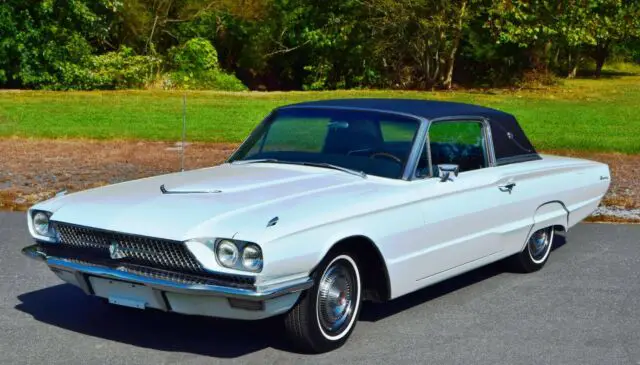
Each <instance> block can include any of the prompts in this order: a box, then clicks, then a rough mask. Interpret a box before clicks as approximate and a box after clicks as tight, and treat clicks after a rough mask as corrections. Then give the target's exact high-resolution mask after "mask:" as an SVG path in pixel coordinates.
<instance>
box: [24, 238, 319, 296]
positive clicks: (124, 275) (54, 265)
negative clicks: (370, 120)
mask: <svg viewBox="0 0 640 365" xmlns="http://www.w3.org/2000/svg"><path fill="white" fill-rule="evenodd" d="M22 254H24V255H25V256H27V257H29V258H31V259H34V260H37V261H43V262H45V263H46V264H47V265H48V266H49V267H50V268H51V269H57V270H63V271H67V272H72V273H74V274H75V275H81V276H85V275H90V276H97V277H102V278H109V279H116V280H122V281H127V282H131V283H137V284H142V285H145V286H149V287H151V288H154V289H159V290H162V291H167V292H173V293H183V294H196V295H211V296H222V297H226V298H237V299H244V300H254V301H262V300H267V299H273V298H277V297H281V296H283V295H287V294H291V293H297V292H300V291H303V290H306V289H309V288H310V287H311V286H312V285H313V280H312V279H311V278H308V277H307V278H300V279H294V280H290V281H286V282H283V283H279V284H276V285H271V286H265V287H260V286H258V287H257V289H256V290H252V289H242V288H231V287H225V286H219V285H205V284H181V283H176V282H173V281H170V280H162V279H157V278H149V277H146V276H142V275H136V274H131V273H128V272H124V271H120V270H117V269H112V268H108V267H104V266H99V265H90V264H80V263H77V262H72V261H69V260H66V259H61V258H56V257H53V256H47V254H46V253H44V252H42V251H40V250H39V249H38V245H32V246H27V247H25V248H23V249H22ZM83 281H84V282H85V283H86V282H87V280H86V279H83ZM87 285H88V284H87ZM83 289H84V288H83ZM85 291H87V290H85ZM88 294H91V293H88Z"/></svg>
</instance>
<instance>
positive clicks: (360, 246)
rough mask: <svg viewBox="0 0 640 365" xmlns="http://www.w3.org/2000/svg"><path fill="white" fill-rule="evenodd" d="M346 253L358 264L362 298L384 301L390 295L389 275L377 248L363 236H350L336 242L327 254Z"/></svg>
mask: <svg viewBox="0 0 640 365" xmlns="http://www.w3.org/2000/svg"><path fill="white" fill-rule="evenodd" d="M338 252H348V253H350V254H352V255H353V256H354V258H355V260H356V262H357V263H358V266H359V268H360V272H361V275H362V286H363V289H364V290H363V298H364V299H365V300H371V301H376V302H381V301H386V300H388V299H389V297H390V295H391V287H390V283H389V273H388V271H387V265H386V264H385V262H384V259H383V258H382V254H381V253H380V250H378V247H377V246H376V245H375V243H373V241H372V240H371V239H369V238H368V237H365V236H352V237H348V238H345V239H342V240H340V241H338V242H336V243H335V244H334V245H333V246H332V247H331V249H330V250H329V252H328V254H330V253H338Z"/></svg>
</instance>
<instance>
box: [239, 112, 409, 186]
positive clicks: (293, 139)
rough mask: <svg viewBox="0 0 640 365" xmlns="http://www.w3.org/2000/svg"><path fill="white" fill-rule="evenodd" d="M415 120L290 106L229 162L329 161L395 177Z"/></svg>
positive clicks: (402, 163) (404, 158)
mask: <svg viewBox="0 0 640 365" xmlns="http://www.w3.org/2000/svg"><path fill="white" fill-rule="evenodd" d="M418 126H419V122H418V120H416V119H412V118H409V117H403V116H397V115H392V114H386V113H378V112H370V111H355V110H340V109H315V108H291V109H284V110H278V111H276V112H275V113H274V114H273V115H272V116H271V117H270V118H269V119H268V120H267V121H265V122H264V123H262V124H260V126H259V127H258V128H257V129H256V130H255V131H254V132H253V133H252V134H251V136H249V138H248V139H247V140H246V141H245V142H244V143H243V144H242V146H240V148H239V149H238V151H236V153H234V154H233V156H231V158H230V159H229V162H234V161H250V160H266V161H262V162H280V163H287V162H290V163H309V164H316V165H317V164H331V165H335V166H339V167H343V168H346V169H351V170H355V171H362V172H364V173H366V174H367V175H376V176H382V177H388V178H394V179H399V178H401V177H402V172H403V171H404V167H405V165H406V163H407V159H408V158H409V153H410V151H411V146H412V145H413V140H414V138H415V136H416V132H417V130H418Z"/></svg>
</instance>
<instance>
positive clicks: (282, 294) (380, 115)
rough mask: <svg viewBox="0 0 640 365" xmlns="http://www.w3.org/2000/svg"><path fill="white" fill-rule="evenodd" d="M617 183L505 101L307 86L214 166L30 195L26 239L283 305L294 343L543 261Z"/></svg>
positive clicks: (200, 300) (214, 291)
mask: <svg viewBox="0 0 640 365" xmlns="http://www.w3.org/2000/svg"><path fill="white" fill-rule="evenodd" d="M550 133H552V132H550ZM609 182H610V175H609V168H608V167H607V165H604V164H601V163H597V162H592V161H586V160H580V159H573V158H563V157H553V156H545V155H539V154H538V153H536V151H535V149H534V148H533V146H532V145H531V143H530V142H529V140H528V139H527V137H526V136H525V134H524V132H523V131H522V129H521V128H520V126H519V125H518V123H517V122H516V120H515V118H514V117H513V116H512V115H509V114H506V113H503V112H500V111H497V110H493V109H488V108H483V107H479V106H474V105H467V104H459V103H448V102H436V101H421V100H393V99H384V100H381V99H355V100H330V101H318V102H308V103H302V104H296V105H289V106H285V107H281V108H278V109H276V110H275V111H273V112H272V113H271V114H270V115H269V116H268V117H267V118H266V119H265V120H264V121H263V122H262V123H261V124H260V125H259V126H258V127H257V128H256V129H255V131H254V132H253V133H251V135H250V136H249V137H248V138H247V140H246V141H245V142H244V143H242V145H241V146H240V147H239V148H238V149H237V150H236V151H235V152H234V153H233V155H232V156H231V157H230V158H229V159H228V160H227V161H226V163H224V164H222V165H220V166H216V167H211V168H205V169H201V170H195V171H189V172H179V173H174V174H169V175H164V176H157V177H152V178H147V179H142V180H138V181H131V182H125V183H121V184H115V185H111V186H106V187H102V188H97V189H92V190H87V191H82V192H78V193H74V194H69V195H65V196H59V197H55V198H53V199H51V200H48V201H45V202H42V203H39V204H37V205H35V206H33V207H32V208H31V209H30V210H29V211H28V225H29V230H30V232H31V234H32V235H33V237H34V238H35V241H36V244H35V245H32V246H29V247H26V248H24V249H23V253H24V254H26V255H27V256H29V257H31V258H35V259H39V260H42V261H44V262H45V263H46V264H47V265H48V266H49V267H50V268H51V270H52V271H53V272H54V273H55V274H56V275H58V276H59V277H60V278H61V279H62V280H64V281H66V282H68V283H71V284H73V285H76V286H78V287H79V288H80V289H82V290H83V291H84V292H85V293H87V294H89V295H95V296H99V297H103V298H106V299H107V300H108V301H109V302H110V303H113V304H119V305H124V306H130V307H137V308H155V309H159V310H163V311H173V312H178V313H185V314H195V315H205V316H214V317H224V318H234V319H243V320H256V319H261V318H266V317H271V316H276V315H282V317H283V320H284V323H285V328H286V330H287V332H288V334H289V335H290V336H291V338H292V340H293V343H295V344H296V345H297V346H299V347H300V348H301V349H303V350H306V351H310V352H322V351H328V350H331V349H334V348H337V347H339V346H340V345H342V344H343V343H344V342H345V341H346V339H347V338H348V337H349V335H350V334H351V332H352V331H353V329H354V327H355V323H356V321H357V319H358V314H359V312H360V309H361V303H362V302H363V301H366V300H373V301H387V300H391V299H394V298H397V297H399V296H402V295H405V294H407V293H410V292H413V291H416V290H419V289H421V288H424V287H426V286H429V285H431V284H434V283H436V282H439V281H442V280H444V279H447V278H450V277H452V276H455V275H459V274H461V273H463V272H466V271H469V270H472V269H474V268H477V267H479V266H482V265H486V264H489V263H491V262H495V261H497V260H501V259H505V258H508V260H510V262H511V264H513V265H515V267H517V268H518V269H519V270H521V271H524V272H531V271H535V270H538V269H540V268H541V267H542V266H543V265H544V264H545V262H546V261H547V259H548V257H549V253H550V251H551V247H552V244H553V238H554V232H556V231H566V230H568V229H569V228H570V227H571V226H573V225H575V224H576V223H578V222H579V221H580V220H582V219H584V218H585V217H587V216H588V215H589V214H590V213H591V212H592V211H593V210H594V209H596V207H597V206H598V204H599V202H600V200H601V198H602V197H603V195H604V194H605V192H606V190H607V188H608V186H609ZM43 305H46V304H44V303H43Z"/></svg>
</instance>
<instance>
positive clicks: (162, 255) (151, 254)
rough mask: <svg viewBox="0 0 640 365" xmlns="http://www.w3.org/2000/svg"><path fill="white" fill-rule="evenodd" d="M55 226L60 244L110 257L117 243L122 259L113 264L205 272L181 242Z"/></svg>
mask: <svg viewBox="0 0 640 365" xmlns="http://www.w3.org/2000/svg"><path fill="white" fill-rule="evenodd" d="M54 225H55V228H56V229H57V231H58V233H59V234H60V243H61V245H66V246H71V247H74V248H79V249H87V250H90V251H98V252H101V253H103V254H104V256H105V257H106V258H109V246H111V244H112V243H117V244H118V247H119V250H120V251H121V252H122V253H124V257H123V258H120V259H118V260H114V261H118V262H130V263H135V264H140V265H145V266H151V267H158V268H163V269H168V270H177V271H184V272H190V273H195V274H204V273H206V272H207V271H206V270H205V269H204V268H203V267H202V265H201V264H200V263H199V262H198V261H197V260H196V258H195V257H194V256H193V254H192V253H191V252H190V251H189V250H188V249H187V248H186V247H185V245H184V243H182V242H179V241H170V240H163V239H158V238H150V237H143V236H136V235H130V234H123V233H118V232H111V231H102V230H97V229H93V228H88V227H81V226H76V225H71V224H66V223H60V222H54Z"/></svg>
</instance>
